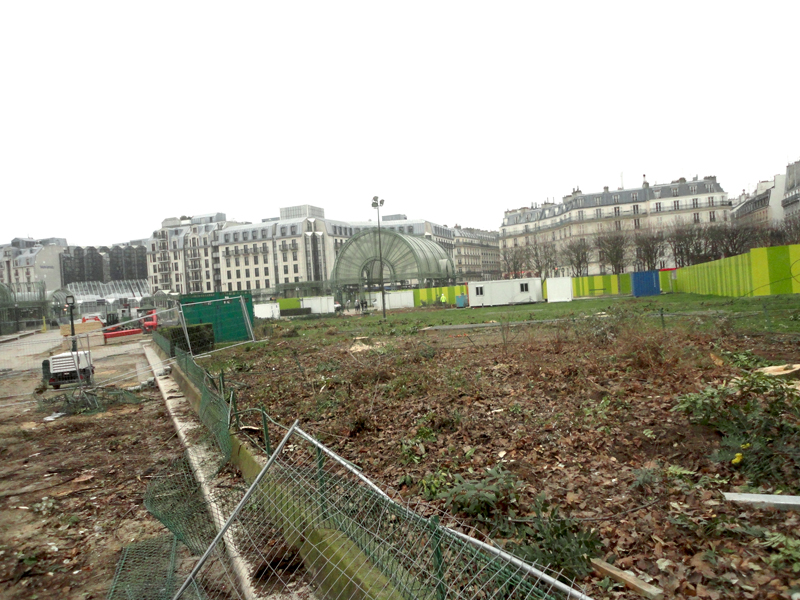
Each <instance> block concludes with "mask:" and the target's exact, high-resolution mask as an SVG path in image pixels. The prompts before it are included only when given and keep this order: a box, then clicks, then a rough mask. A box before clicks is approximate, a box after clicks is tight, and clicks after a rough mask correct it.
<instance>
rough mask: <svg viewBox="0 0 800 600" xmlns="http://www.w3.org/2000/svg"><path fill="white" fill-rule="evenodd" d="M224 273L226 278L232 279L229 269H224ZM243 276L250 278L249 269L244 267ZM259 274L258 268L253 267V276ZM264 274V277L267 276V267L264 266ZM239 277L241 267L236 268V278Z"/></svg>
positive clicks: (240, 275) (258, 275) (240, 276)
mask: <svg viewBox="0 0 800 600" xmlns="http://www.w3.org/2000/svg"><path fill="white" fill-rule="evenodd" d="M226 274H227V279H233V278H232V277H231V271H226ZM244 276H245V277H246V278H248V279H249V278H250V269H245V270H244ZM260 276H261V273H260V270H259V269H257V268H256V269H253V277H260ZM264 276H265V277H268V276H269V268H268V267H264ZM241 278H242V270H241V269H236V279H241Z"/></svg>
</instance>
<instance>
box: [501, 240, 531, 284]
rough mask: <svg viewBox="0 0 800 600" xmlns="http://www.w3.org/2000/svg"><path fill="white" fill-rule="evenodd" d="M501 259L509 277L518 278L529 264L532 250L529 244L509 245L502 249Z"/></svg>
mask: <svg viewBox="0 0 800 600" xmlns="http://www.w3.org/2000/svg"><path fill="white" fill-rule="evenodd" d="M500 259H501V260H502V261H503V266H504V267H505V272H506V273H507V274H508V277H509V278H510V279H518V278H519V277H521V276H522V273H523V271H525V270H526V268H527V266H528V262H529V259H530V252H529V250H528V247H527V246H509V247H508V248H502V249H501V250H500Z"/></svg>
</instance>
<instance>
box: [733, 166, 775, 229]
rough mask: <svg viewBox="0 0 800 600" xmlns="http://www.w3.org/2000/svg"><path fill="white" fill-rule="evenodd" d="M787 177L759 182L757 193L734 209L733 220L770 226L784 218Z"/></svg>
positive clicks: (749, 196)
mask: <svg viewBox="0 0 800 600" xmlns="http://www.w3.org/2000/svg"><path fill="white" fill-rule="evenodd" d="M785 188H786V175H784V174H778V175H775V177H773V178H772V179H769V180H767V181H759V182H758V185H757V186H756V189H755V191H754V192H753V193H752V194H750V195H748V196H747V197H746V199H745V200H744V202H742V203H741V204H739V205H738V206H737V207H736V208H734V209H733V218H734V219H735V220H736V221H737V222H739V223H747V224H749V225H768V224H770V223H774V222H775V221H782V220H783V217H784V208H783V201H784V200H785V193H784V192H785Z"/></svg>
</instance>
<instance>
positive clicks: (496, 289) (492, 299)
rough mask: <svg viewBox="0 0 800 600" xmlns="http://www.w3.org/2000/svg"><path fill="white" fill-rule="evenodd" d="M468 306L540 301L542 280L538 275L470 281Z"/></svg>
mask: <svg viewBox="0 0 800 600" xmlns="http://www.w3.org/2000/svg"><path fill="white" fill-rule="evenodd" d="M467 286H468V289H469V305H470V306H507V305H510V304H531V303H533V302H542V301H543V300H544V297H543V296H542V280H541V279H540V278H538V277H527V278H525V279H500V280H497V281H471V282H469V283H468V284H467Z"/></svg>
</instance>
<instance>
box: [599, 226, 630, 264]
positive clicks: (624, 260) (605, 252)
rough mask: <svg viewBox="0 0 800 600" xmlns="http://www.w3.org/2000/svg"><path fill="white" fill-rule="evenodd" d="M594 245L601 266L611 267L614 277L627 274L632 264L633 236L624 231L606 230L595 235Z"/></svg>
mask: <svg viewBox="0 0 800 600" xmlns="http://www.w3.org/2000/svg"><path fill="white" fill-rule="evenodd" d="M594 245H595V248H597V251H598V254H599V261H600V264H601V265H608V266H609V267H611V272H612V273H613V274H614V275H618V274H620V273H624V272H625V267H627V266H628V265H629V264H630V249H631V236H630V234H629V233H628V232H627V231H625V230H624V229H606V230H604V231H600V232H598V233H597V234H596V235H595V238H594Z"/></svg>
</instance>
